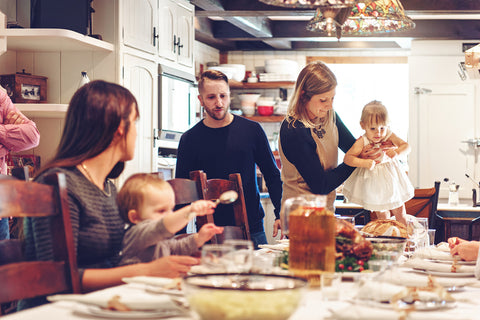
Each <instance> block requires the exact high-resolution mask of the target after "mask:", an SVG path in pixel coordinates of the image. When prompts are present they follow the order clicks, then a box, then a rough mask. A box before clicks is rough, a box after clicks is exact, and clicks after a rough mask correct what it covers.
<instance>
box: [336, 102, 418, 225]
mask: <svg viewBox="0 0 480 320" xmlns="http://www.w3.org/2000/svg"><path fill="white" fill-rule="evenodd" d="M388 124H389V119H388V112H387V109H386V108H385V106H384V105H383V104H382V103H380V102H379V101H372V102H370V103H368V104H367V105H365V107H364V108H363V111H362V116H361V119H360V126H361V127H362V129H363V130H365V134H364V135H363V136H362V137H360V138H359V139H357V141H355V143H354V144H353V146H352V147H351V148H350V150H348V151H347V153H346V154H345V159H344V162H345V163H346V164H347V165H349V166H351V167H357V169H355V171H354V172H353V173H352V174H351V176H350V177H349V178H348V179H347V180H346V181H345V184H344V186H343V194H344V196H345V197H346V198H347V199H348V200H349V201H350V202H353V203H357V204H359V205H361V206H363V208H364V209H366V210H370V211H373V212H375V213H376V215H377V218H380V219H388V218H389V217H390V214H393V215H394V216H395V219H396V220H397V221H399V222H401V223H403V224H405V225H406V224H407V220H406V211H405V205H404V203H405V201H407V200H409V199H411V198H412V197H413V195H414V188H413V186H412V184H411V183H410V180H409V179H408V177H407V174H406V173H405V171H403V169H402V167H401V165H400V163H399V161H398V159H397V156H398V155H402V154H408V153H409V152H410V146H409V144H408V143H407V142H405V141H403V140H402V139H400V138H399V137H398V136H396V135H395V134H394V133H393V132H391V131H390V128H389V126H388ZM367 144H373V145H374V146H375V147H377V148H379V149H381V150H382V152H381V154H380V156H379V157H378V158H377V159H374V160H372V159H361V158H359V157H358V156H359V154H360V152H361V151H362V149H363V147H364V146H365V145H367Z"/></svg>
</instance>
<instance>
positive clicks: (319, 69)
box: [286, 61, 337, 128]
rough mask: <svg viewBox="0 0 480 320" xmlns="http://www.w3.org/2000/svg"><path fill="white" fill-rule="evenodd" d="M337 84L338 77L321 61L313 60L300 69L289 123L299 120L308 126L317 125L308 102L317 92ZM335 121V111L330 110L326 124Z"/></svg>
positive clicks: (330, 88)
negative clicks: (310, 116) (312, 117)
mask: <svg viewBox="0 0 480 320" xmlns="http://www.w3.org/2000/svg"><path fill="white" fill-rule="evenodd" d="M336 86H337V78H336V77H335V75H334V74H333V72H332V70H330V69H329V68H328V67H327V65H326V64H325V63H323V62H321V61H315V62H311V63H309V64H308V65H306V66H305V68H303V69H302V71H300V74H299V75H298V78H297V82H296V83H295V91H294V93H293V96H292V98H291V99H290V103H289V105H288V112H287V117H286V118H287V121H288V122H289V123H292V122H294V121H295V120H298V121H300V122H302V123H303V125H304V126H305V127H307V128H314V127H315V126H316V124H315V123H313V122H312V121H311V120H310V118H309V117H308V112H307V108H306V106H307V103H308V101H310V99H311V98H312V97H313V96H314V95H317V94H322V93H325V92H328V91H331V90H333V89H335V88H336ZM334 121H335V112H334V111H333V110H329V111H328V114H327V119H326V121H325V123H326V125H327V126H328V125H330V124H333V123H334Z"/></svg>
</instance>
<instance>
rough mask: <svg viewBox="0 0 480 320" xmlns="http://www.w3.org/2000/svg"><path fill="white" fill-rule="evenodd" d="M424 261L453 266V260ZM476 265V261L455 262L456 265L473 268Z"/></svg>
mask: <svg viewBox="0 0 480 320" xmlns="http://www.w3.org/2000/svg"><path fill="white" fill-rule="evenodd" d="M425 260H427V261H431V262H435V263H444V264H453V260H438V259H425ZM476 263H477V261H457V264H458V265H462V266H474V265H475V264H476Z"/></svg>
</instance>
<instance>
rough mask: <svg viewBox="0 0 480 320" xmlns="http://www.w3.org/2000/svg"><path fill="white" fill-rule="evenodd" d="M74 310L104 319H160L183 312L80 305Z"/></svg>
mask: <svg viewBox="0 0 480 320" xmlns="http://www.w3.org/2000/svg"><path fill="white" fill-rule="evenodd" d="M75 312H76V313H81V314H86V315H90V316H94V317H98V318H104V319H161V318H169V317H175V316H179V315H181V314H183V312H182V311H180V310H152V311H115V310H108V309H103V308H100V307H96V306H82V307H80V308H76V309H75Z"/></svg>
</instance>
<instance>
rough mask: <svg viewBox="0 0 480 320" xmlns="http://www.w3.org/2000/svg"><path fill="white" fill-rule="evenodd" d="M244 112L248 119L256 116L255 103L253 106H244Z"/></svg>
mask: <svg viewBox="0 0 480 320" xmlns="http://www.w3.org/2000/svg"><path fill="white" fill-rule="evenodd" d="M242 112H243V114H244V115H245V116H247V117H251V116H253V115H255V103H254V104H252V105H243V106H242Z"/></svg>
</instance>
